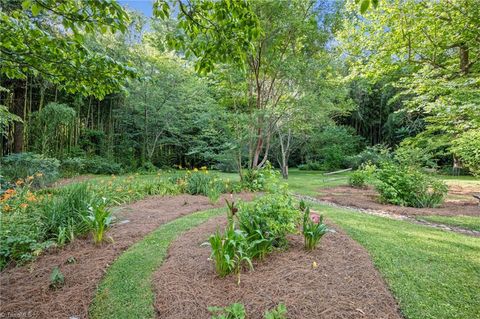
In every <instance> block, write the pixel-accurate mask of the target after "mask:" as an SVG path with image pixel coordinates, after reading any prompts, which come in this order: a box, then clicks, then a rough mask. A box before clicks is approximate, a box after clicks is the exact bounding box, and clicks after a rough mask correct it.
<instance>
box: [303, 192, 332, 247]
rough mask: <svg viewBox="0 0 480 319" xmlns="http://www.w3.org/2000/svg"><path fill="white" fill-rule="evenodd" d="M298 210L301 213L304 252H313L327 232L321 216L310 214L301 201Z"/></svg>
mask: <svg viewBox="0 0 480 319" xmlns="http://www.w3.org/2000/svg"><path fill="white" fill-rule="evenodd" d="M300 209H301V210H302V211H303V229H302V233H303V237H304V241H305V249H306V250H314V249H315V247H316V246H317V244H318V242H319V241H320V239H321V238H322V237H323V235H325V234H326V233H327V232H328V228H327V226H326V225H325V224H324V223H323V216H322V215H318V214H316V213H312V212H310V208H309V207H306V205H305V203H304V202H303V201H302V202H301V203H300Z"/></svg>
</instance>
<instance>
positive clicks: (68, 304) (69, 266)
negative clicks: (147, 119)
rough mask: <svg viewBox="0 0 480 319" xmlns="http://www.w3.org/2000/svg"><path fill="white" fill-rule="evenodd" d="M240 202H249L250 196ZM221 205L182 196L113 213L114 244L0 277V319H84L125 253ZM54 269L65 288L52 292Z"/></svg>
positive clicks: (86, 243) (75, 250)
mask: <svg viewBox="0 0 480 319" xmlns="http://www.w3.org/2000/svg"><path fill="white" fill-rule="evenodd" d="M228 196H229V195H228ZM236 196H237V195H236ZM238 197H242V198H244V199H251V198H252V197H253V195H252V194H240V195H238ZM223 205H224V202H223V200H222V199H220V200H219V201H218V204H217V205H212V204H210V202H209V200H208V198H206V197H203V196H191V195H180V196H174V197H159V196H155V197H150V198H148V199H145V200H141V201H138V202H136V203H133V204H130V205H126V206H122V207H121V208H120V209H119V210H117V213H116V215H117V216H118V217H119V220H120V222H118V223H117V224H116V225H115V226H114V227H113V228H112V229H111V230H110V231H109V232H108V235H109V236H111V237H112V238H113V240H114V243H110V244H104V245H102V246H100V247H95V246H94V245H93V243H92V242H91V240H89V239H77V240H76V241H75V242H73V243H71V244H69V245H67V246H66V247H64V248H63V249H58V250H57V251H51V252H49V253H47V254H45V255H43V256H40V257H39V258H38V259H37V261H35V262H34V263H32V264H31V265H27V266H24V267H18V268H11V269H7V270H5V271H3V272H2V273H0V287H1V288H0V289H1V291H0V318H49V319H50V318H63V319H65V318H86V317H87V313H88V306H89V305H90V303H91V301H92V299H93V297H94V294H95V292H96V288H97V284H98V283H99V281H100V280H101V278H102V276H103V275H104V273H105V270H106V269H107V268H108V266H109V265H110V264H111V263H112V262H113V261H114V260H115V258H117V257H118V256H119V255H120V254H121V253H122V252H124V251H125V250H126V249H127V248H128V247H130V246H131V245H132V244H134V243H135V242H137V241H139V240H141V239H142V238H143V237H144V236H145V235H146V234H148V233H149V232H151V231H153V230H154V229H156V228H158V227H159V226H160V225H161V224H164V223H166V222H169V221H171V220H173V219H176V218H178V217H181V216H184V215H188V214H191V213H193V212H196V211H202V210H207V209H210V208H214V207H221V206H223ZM69 261H70V262H69ZM55 266H58V267H59V268H60V270H61V272H62V273H63V274H64V276H65V286H64V287H62V288H61V289H58V290H51V289H49V283H50V281H49V280H50V278H49V277H50V273H51V271H52V269H53V268H54V267H55Z"/></svg>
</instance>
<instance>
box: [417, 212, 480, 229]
mask: <svg viewBox="0 0 480 319" xmlns="http://www.w3.org/2000/svg"><path fill="white" fill-rule="evenodd" d="M417 219H424V220H426V221H429V222H434V223H440V224H445V225H451V226H458V227H463V228H466V229H471V230H476V231H480V215H479V216H478V217H477V216H461V215H460V216H434V215H432V216H418V217H417Z"/></svg>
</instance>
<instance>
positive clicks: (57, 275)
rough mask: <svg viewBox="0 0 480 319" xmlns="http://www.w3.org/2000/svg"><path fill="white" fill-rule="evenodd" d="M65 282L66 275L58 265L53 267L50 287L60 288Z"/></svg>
mask: <svg viewBox="0 0 480 319" xmlns="http://www.w3.org/2000/svg"><path fill="white" fill-rule="evenodd" d="M64 284H65V277H64V276H63V274H62V272H61V271H60V269H59V268H58V267H55V268H53V270H52V273H51V274H50V289H59V288H61V287H62V286H63V285H64Z"/></svg>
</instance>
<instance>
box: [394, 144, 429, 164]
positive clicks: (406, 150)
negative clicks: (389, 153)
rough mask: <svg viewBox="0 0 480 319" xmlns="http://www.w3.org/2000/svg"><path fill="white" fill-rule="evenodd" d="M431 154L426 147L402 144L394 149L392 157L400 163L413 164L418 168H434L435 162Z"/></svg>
mask: <svg viewBox="0 0 480 319" xmlns="http://www.w3.org/2000/svg"><path fill="white" fill-rule="evenodd" d="M432 157H433V155H432V154H431V153H430V152H429V151H428V150H426V149H423V148H419V147H413V146H410V145H402V146H400V147H399V148H397V149H396V150H395V155H394V159H395V161H396V162H397V163H399V164H400V165H405V166H414V167H418V168H422V167H424V168H436V167H437V163H436V162H435V161H434V160H433V158H432Z"/></svg>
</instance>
